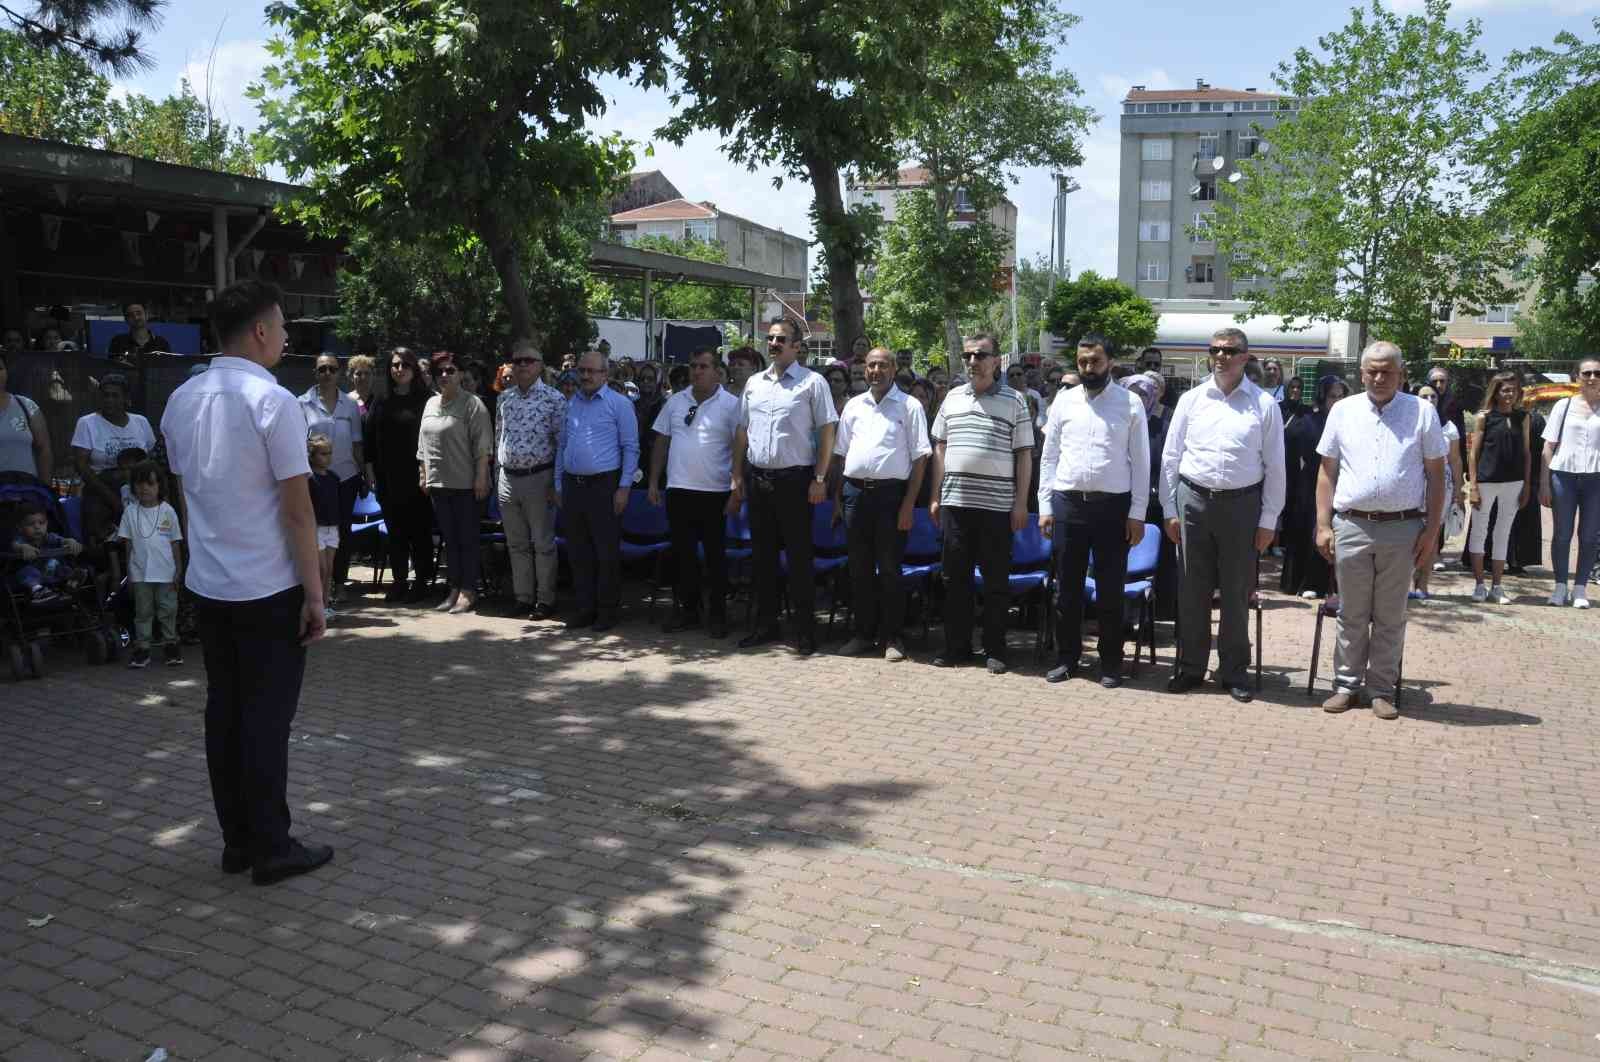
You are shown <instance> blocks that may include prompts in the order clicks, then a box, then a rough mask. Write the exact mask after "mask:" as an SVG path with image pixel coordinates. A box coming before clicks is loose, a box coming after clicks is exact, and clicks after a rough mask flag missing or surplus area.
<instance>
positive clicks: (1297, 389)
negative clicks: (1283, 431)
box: [1278, 376, 1310, 426]
mask: <svg viewBox="0 0 1600 1062" xmlns="http://www.w3.org/2000/svg"><path fill="white" fill-rule="evenodd" d="M1304 388H1305V384H1304V383H1302V382H1301V380H1300V377H1298V376H1291V377H1289V378H1288V379H1287V380H1285V381H1284V382H1283V401H1282V402H1279V403H1278V415H1279V416H1281V417H1282V418H1283V423H1284V425H1285V426H1287V425H1288V423H1289V422H1290V421H1291V420H1293V419H1294V418H1296V417H1298V416H1299V415H1300V414H1302V413H1304V412H1306V411H1307V410H1308V409H1310V407H1309V406H1307V405H1306V404H1305V403H1304V402H1302V401H1301V400H1300V396H1301V392H1302V391H1303V390H1304Z"/></svg>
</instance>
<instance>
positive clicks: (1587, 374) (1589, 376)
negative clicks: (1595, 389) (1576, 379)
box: [1578, 369, 1600, 380]
mask: <svg viewBox="0 0 1600 1062" xmlns="http://www.w3.org/2000/svg"><path fill="white" fill-rule="evenodd" d="M1578 375H1579V376H1581V377H1583V378H1584V379H1585V380H1600V369H1584V370H1583V371H1582V372H1580V373H1578Z"/></svg>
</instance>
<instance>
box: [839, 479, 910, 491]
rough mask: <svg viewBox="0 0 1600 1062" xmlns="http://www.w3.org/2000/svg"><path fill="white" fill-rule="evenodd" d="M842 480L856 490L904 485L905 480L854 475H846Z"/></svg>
mask: <svg viewBox="0 0 1600 1062" xmlns="http://www.w3.org/2000/svg"><path fill="white" fill-rule="evenodd" d="M844 481H845V482H846V483H848V484H850V485H851V486H852V487H854V488H855V489H856V490H877V489H879V488H881V487H904V486H905V485H906V483H907V482H908V481H907V480H903V479H857V478H856V477H855V476H846V477H844Z"/></svg>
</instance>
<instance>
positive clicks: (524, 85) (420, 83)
mask: <svg viewBox="0 0 1600 1062" xmlns="http://www.w3.org/2000/svg"><path fill="white" fill-rule="evenodd" d="M267 15H268V18H269V20H270V21H271V22H272V23H273V25H274V26H275V27H276V29H277V31H278V35H277V36H276V37H275V38H274V39H273V40H272V41H271V42H270V44H269V45H268V48H269V51H270V53H271V55H272V57H273V62H272V63H271V64H270V65H269V66H268V67H267V68H266V70H265V71H263V74H262V80H261V81H260V82H259V83H258V84H257V85H255V86H253V87H252V95H253V97H254V98H255V99H257V100H258V101H259V103H260V107H261V116H262V124H263V131H262V134H261V135H260V137H259V140H258V143H259V144H260V146H261V147H262V149H263V150H264V151H265V152H266V153H267V155H268V157H269V158H270V159H272V160H274V161H276V162H279V163H281V164H282V165H283V166H284V168H285V170H286V171H287V172H288V175H289V177H290V179H292V180H297V181H300V180H303V181H306V182H308V183H309V185H310V190H311V194H310V195H308V196H306V197H304V198H303V199H301V200H299V201H298V202H297V203H296V204H295V206H294V207H293V208H292V209H293V212H294V213H295V214H296V215H297V216H298V217H299V218H301V219H302V220H303V221H305V222H306V223H308V224H309V225H310V226H312V227H313V228H314V229H318V230H322V231H337V230H340V229H342V228H353V227H357V226H362V227H367V228H370V229H371V230H372V231H375V232H381V233H382V234H383V235H384V236H385V237H386V238H393V239H407V238H410V239H425V238H430V237H432V236H436V235H437V234H439V233H450V234H452V235H451V237H450V238H451V239H452V240H457V239H461V240H464V239H465V237H466V236H467V235H469V234H470V235H471V236H473V237H475V238H476V239H477V240H479V241H480V242H481V243H482V244H483V247H484V249H485V250H486V252H487V253H488V255H489V258H490V260H491V261H492V262H493V263H494V267H495V271H496V273H497V274H498V275H499V278H500V289H501V297H502V298H503V299H504V300H505V303H506V310H507V313H508V315H509V318H510V323H511V330H512V332H513V334H514V335H516V336H531V335H533V333H534V321H533V318H532V317H531V316H530V307H531V305H532V300H531V298H530V293H529V291H528V281H527V266H528V263H527V262H526V261H525V259H524V257H523V253H524V250H525V248H526V247H528V246H529V241H530V240H543V241H549V240H551V239H553V238H554V230H555V226H556V225H558V224H559V222H560V220H561V218H562V216H563V213H564V212H565V211H566V210H568V209H571V208H573V207H574V206H576V205H579V204H583V203H588V202H590V201H595V200H603V199H605V198H607V197H608V196H609V194H610V193H611V192H612V191H613V190H614V188H615V187H616V186H617V184H618V182H619V180H620V178H621V177H622V175H623V174H625V173H626V172H627V171H628V169H629V167H630V165H631V162H632V155H631V152H630V151H629V150H628V148H627V145H626V144H625V143H624V142H623V141H622V140H621V139H620V138H618V137H614V136H613V137H603V136H597V135H595V134H593V133H592V132H590V131H589V130H588V129H587V128H586V124H587V122H588V120H589V119H590V118H592V117H593V116H595V115H598V114H600V113H602V112H603V110H604V108H605V97H604V94H603V93H602V91H601V89H600V87H599V85H598V83H597V78H598V76H599V75H601V74H605V73H615V74H620V75H625V76H627V75H631V76H635V77H637V78H638V79H639V80H640V81H641V82H642V83H645V84H661V83H662V82H663V80H664V75H665V59H664V56H663V52H662V49H663V46H664V44H665V42H666V41H667V40H669V39H670V36H671V32H672V29H673V22H672V19H673V7H672V5H670V4H658V3H652V2H648V0H581V2H579V0H574V2H571V3H544V4H529V3H523V2H520V0H416V2H413V3H406V4H395V5H388V6H383V7H377V6H370V7H369V6H368V5H358V4H356V3H352V2H350V0H293V2H275V3H271V4H269V5H268V7H267ZM579 304H580V305H581V300H580V303H579Z"/></svg>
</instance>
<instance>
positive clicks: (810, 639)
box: [794, 634, 817, 656]
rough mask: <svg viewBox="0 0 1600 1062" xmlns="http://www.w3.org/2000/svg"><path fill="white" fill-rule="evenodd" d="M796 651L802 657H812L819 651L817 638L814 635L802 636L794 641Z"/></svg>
mask: <svg viewBox="0 0 1600 1062" xmlns="http://www.w3.org/2000/svg"><path fill="white" fill-rule="evenodd" d="M794 651H795V652H796V653H798V654H800V655H801V656H810V655H811V654H812V653H814V652H816V651H817V638H816V635H813V634H802V635H800V636H799V637H798V638H796V639H795V640H794Z"/></svg>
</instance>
